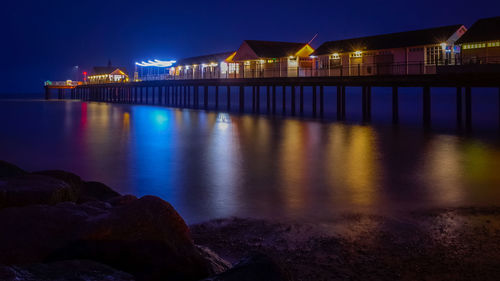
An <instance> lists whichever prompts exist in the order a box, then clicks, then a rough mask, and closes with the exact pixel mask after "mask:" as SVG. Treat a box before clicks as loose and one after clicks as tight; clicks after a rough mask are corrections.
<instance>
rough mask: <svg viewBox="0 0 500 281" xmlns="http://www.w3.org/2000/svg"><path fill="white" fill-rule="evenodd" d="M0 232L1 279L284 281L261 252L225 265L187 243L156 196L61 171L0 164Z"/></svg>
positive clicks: (181, 225) (185, 231)
mask: <svg viewBox="0 0 500 281" xmlns="http://www.w3.org/2000/svg"><path fill="white" fill-rule="evenodd" d="M0 229H1V231H0V280H5V281H9V280H12V281H14V280H16V281H18V280H114V281H121V280H123V281H124V280H186V281H187V280H257V279H259V278H257V279H256V277H255V274H254V273H252V272H254V271H255V272H256V273H257V275H258V274H267V277H266V278H265V279H267V280H286V279H284V278H286V275H285V274H286V273H285V272H284V271H283V272H282V270H283V269H282V267H281V266H280V265H279V264H278V263H276V262H275V261H273V260H272V259H270V258H269V257H266V256H264V255H262V254H254V255H251V256H249V257H246V258H244V259H242V261H241V262H239V263H237V264H236V265H235V266H231V264H230V263H228V262H227V261H225V260H223V259H222V258H220V257H219V256H218V255H217V254H215V253H214V252H213V251H211V250H210V249H209V248H207V247H203V246H199V245H195V244H194V242H193V240H192V238H191V234H190V230H189V228H188V226H187V225H186V223H185V222H184V220H183V219H182V217H181V216H180V215H179V214H178V213H177V212H176V211H175V209H174V208H173V207H172V206H171V205H170V204H169V203H168V202H165V201H164V200H162V199H160V198H158V197H155V196H144V197H141V198H136V197H135V196H132V195H124V196H122V195H120V194H118V193H117V192H115V191H113V190H112V189H111V188H109V187H108V186H106V185H104V184H102V183H97V182H88V181H84V180H82V179H81V178H80V177H79V176H77V175H75V174H72V173H68V172H64V171H40V172H26V171H24V170H22V169H21V168H19V167H16V166H14V165H12V164H9V163H7V162H3V161H0ZM256 268H261V269H260V270H255V269H256ZM252 274H253V275H254V277H252ZM282 275H283V276H285V277H284V278H283V277H282ZM241 276H248V277H250V278H252V279H244V278H243V279H242V278H241ZM268 277H269V279H268Z"/></svg>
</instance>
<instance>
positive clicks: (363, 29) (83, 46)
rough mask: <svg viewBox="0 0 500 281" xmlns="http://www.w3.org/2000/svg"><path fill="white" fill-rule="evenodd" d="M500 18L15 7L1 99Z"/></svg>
mask: <svg viewBox="0 0 500 281" xmlns="http://www.w3.org/2000/svg"><path fill="white" fill-rule="evenodd" d="M498 15H500V1H496V0H475V1H462V0H460V1H435V0H421V1H392V0H390V1H373V0H372V1H364V0H359V1H296V0H288V1H270V0H267V1H261V0H257V1H226V0H224V1H195V0H190V1H165V0H164V1H148V0H142V1H139V0H136V1H128V0H122V1H113V0H111V1H94V0H89V1H59V0H58V1H25V0H17V1H9V3H2V9H1V10H0V21H1V23H2V27H3V29H2V34H3V36H2V37H3V38H2V40H1V44H0V50H1V54H2V59H1V65H0V66H1V69H2V75H1V78H0V79H1V80H0V82H1V89H0V93H34V92H41V91H42V82H43V81H45V80H65V79H68V78H71V68H72V66H75V65H79V66H80V68H81V69H87V70H88V69H90V68H91V67H92V66H93V65H105V64H106V63H107V61H108V59H111V61H112V62H113V64H114V65H123V66H126V67H128V68H129V70H132V67H133V63H134V62H135V61H136V60H143V59H153V58H158V59H179V58H182V57H185V56H194V55H202V54H207V53H213V52H223V51H231V50H234V49H236V48H238V46H239V45H240V43H241V41H242V40H244V39H262V40H280V41H299V42H306V41H309V40H310V39H311V38H312V36H313V35H314V34H315V33H319V35H318V37H317V38H316V40H315V41H314V42H313V46H314V47H317V46H318V45H319V44H320V43H321V42H323V41H327V40H335V39H342V38H349V37H357V36H365V35H373V34H379V33H388V32H396V31H405V30H412V29H419V28H426V27H433V26H439V25H448V24H457V23H462V24H465V25H466V26H470V25H471V24H472V23H473V22H474V21H475V20H476V19H478V18H481V17H490V16H498Z"/></svg>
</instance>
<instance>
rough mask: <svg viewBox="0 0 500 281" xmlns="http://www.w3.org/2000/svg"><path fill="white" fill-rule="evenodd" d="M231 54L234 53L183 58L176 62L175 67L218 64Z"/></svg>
mask: <svg viewBox="0 0 500 281" xmlns="http://www.w3.org/2000/svg"><path fill="white" fill-rule="evenodd" d="M233 53H234V51H233V52H225V53H217V54H210V55H205V56H197V57H190V58H184V59H180V60H179V61H178V62H177V65H193V64H203V63H206V64H208V63H212V62H216V63H219V62H220V61H223V60H225V59H226V58H228V57H229V56H230V55H232V54H233Z"/></svg>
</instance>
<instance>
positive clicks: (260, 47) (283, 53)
mask: <svg viewBox="0 0 500 281" xmlns="http://www.w3.org/2000/svg"><path fill="white" fill-rule="evenodd" d="M244 42H246V43H247V44H248V46H249V47H250V48H251V49H252V50H253V51H254V52H255V54H256V55H257V56H258V57H261V58H282V57H288V56H293V55H295V54H296V53H297V52H298V51H299V50H300V49H302V48H304V46H305V45H307V43H293V42H276V41H259V40H245V41H244Z"/></svg>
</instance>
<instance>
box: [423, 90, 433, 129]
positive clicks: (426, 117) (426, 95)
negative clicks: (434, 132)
mask: <svg viewBox="0 0 500 281" xmlns="http://www.w3.org/2000/svg"><path fill="white" fill-rule="evenodd" d="M422 98H423V99H422V107H423V124H424V127H425V128H430V126H431V88H430V87H429V86H425V87H424V88H423V94H422Z"/></svg>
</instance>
